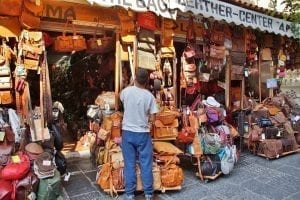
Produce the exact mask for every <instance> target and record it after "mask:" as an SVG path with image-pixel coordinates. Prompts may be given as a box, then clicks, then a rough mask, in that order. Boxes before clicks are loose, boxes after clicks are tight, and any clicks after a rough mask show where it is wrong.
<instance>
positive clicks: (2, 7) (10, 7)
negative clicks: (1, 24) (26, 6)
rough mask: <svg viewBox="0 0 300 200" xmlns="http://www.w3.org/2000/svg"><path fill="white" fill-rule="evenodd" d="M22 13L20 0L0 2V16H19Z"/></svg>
mask: <svg viewBox="0 0 300 200" xmlns="http://www.w3.org/2000/svg"><path fill="white" fill-rule="evenodd" d="M21 11H22V1H20V0H0V15H1V16H2V15H3V16H20V14H21Z"/></svg>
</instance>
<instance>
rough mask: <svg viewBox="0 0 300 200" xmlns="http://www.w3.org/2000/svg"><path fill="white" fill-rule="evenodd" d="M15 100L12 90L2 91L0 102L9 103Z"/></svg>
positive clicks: (0, 92)
mask: <svg viewBox="0 0 300 200" xmlns="http://www.w3.org/2000/svg"><path fill="white" fill-rule="evenodd" d="M13 102H14V98H13V95H12V93H11V91H10V90H4V91H0V104H3V105H7V104H12V103H13Z"/></svg>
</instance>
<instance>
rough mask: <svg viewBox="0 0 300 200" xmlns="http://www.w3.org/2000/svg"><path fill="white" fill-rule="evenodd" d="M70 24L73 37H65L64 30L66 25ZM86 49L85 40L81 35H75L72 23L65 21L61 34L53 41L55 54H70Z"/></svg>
mask: <svg viewBox="0 0 300 200" xmlns="http://www.w3.org/2000/svg"><path fill="white" fill-rule="evenodd" d="M69 23H71V24H72V29H73V35H70V36H67V35H66V28H67V26H68V24H69ZM86 48H87V46H86V41H85V38H84V37H83V36H81V35H77V34H76V30H75V26H74V24H73V23H72V21H70V20H67V22H66V23H65V26H64V29H63V33H62V35H61V36H58V37H57V38H56V39H55V41H54V50H55V51H57V52H72V51H82V50H85V49H86Z"/></svg>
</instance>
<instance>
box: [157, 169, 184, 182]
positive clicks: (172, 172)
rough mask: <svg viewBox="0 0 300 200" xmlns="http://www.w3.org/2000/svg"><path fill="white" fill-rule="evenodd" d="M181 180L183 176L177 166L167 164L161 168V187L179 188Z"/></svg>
mask: <svg viewBox="0 0 300 200" xmlns="http://www.w3.org/2000/svg"><path fill="white" fill-rule="evenodd" d="M183 178H184V174H183V172H182V169H181V168H180V167H179V166H178V165H175V164H169V165H167V166H163V167H162V168H161V184H162V186H163V187H176V186H180V185H181V184H182V182H183Z"/></svg>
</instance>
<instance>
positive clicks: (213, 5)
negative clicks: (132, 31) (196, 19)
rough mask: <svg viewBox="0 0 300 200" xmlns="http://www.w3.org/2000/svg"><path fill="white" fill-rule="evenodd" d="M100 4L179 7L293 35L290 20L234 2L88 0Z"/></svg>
mask: <svg viewBox="0 0 300 200" xmlns="http://www.w3.org/2000/svg"><path fill="white" fill-rule="evenodd" d="M87 1H88V2H90V3H92V4H93V3H96V4H98V5H100V6H104V7H111V6H121V7H124V8H126V9H128V8H130V9H132V10H134V11H137V12H139V11H147V10H150V11H152V12H154V13H156V14H157V15H161V16H163V17H166V18H172V19H176V14H177V12H176V10H180V11H182V12H188V11H190V12H192V13H193V14H195V15H198V14H201V15H203V16H204V17H206V18H208V17H213V18H214V19H215V20H225V21H226V22H227V23H234V24H236V25H243V26H245V27H251V28H253V29H257V28H258V29H259V30H261V31H267V32H269V33H275V34H280V35H283V36H288V37H294V35H293V33H292V31H291V22H289V21H286V20H283V19H279V18H275V17H271V16H269V15H265V14H262V13H259V12H256V11H252V10H249V9H245V8H242V7H239V6H235V5H232V4H229V3H226V2H222V1H217V0H151V1H149V0H136V1H130V0H122V1H120V0H87Z"/></svg>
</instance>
